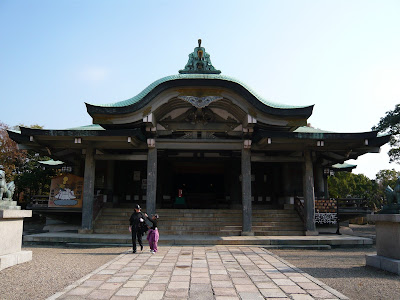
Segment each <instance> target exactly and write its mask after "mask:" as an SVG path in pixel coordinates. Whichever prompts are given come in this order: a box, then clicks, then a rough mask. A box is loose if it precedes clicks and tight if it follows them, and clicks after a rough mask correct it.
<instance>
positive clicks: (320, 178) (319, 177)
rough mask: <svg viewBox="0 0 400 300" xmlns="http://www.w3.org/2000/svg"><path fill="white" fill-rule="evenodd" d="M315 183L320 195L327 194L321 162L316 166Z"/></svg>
mask: <svg viewBox="0 0 400 300" xmlns="http://www.w3.org/2000/svg"><path fill="white" fill-rule="evenodd" d="M315 173H316V174H315V185H316V191H317V195H318V197H323V196H324V195H325V185H324V168H323V167H322V165H321V164H317V165H316V166H315Z"/></svg>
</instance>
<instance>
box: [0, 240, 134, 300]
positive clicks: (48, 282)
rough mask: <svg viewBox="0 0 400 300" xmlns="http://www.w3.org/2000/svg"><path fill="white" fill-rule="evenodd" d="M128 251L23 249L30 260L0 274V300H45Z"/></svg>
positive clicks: (114, 249)
mask: <svg viewBox="0 0 400 300" xmlns="http://www.w3.org/2000/svg"><path fill="white" fill-rule="evenodd" d="M127 249H128V248H120V247H119V248H90V249H76V248H57V247H43V246H41V247H29V248H28V247H24V248H23V250H30V251H32V256H33V259H32V261H30V262H27V263H23V264H20V265H16V266H13V267H11V268H7V269H4V270H2V271H1V272H0V299H1V300H39V299H40V300H43V299H46V298H47V297H50V296H51V295H53V294H55V293H56V292H59V291H62V290H63V289H64V288H65V287H66V286H68V285H70V284H71V283H73V282H75V281H76V280H78V279H80V278H82V277H83V276H85V275H86V274H88V273H90V272H92V271H93V270H96V269H97V268H99V267H100V266H102V265H103V264H105V263H106V262H108V261H110V260H111V259H113V258H115V257H116V256H118V255H119V254H121V253H122V252H123V251H125V250H127Z"/></svg>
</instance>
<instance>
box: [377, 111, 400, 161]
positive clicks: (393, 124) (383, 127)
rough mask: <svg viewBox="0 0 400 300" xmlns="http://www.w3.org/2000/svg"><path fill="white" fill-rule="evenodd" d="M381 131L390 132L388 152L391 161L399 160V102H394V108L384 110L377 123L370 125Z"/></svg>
mask: <svg viewBox="0 0 400 300" xmlns="http://www.w3.org/2000/svg"><path fill="white" fill-rule="evenodd" d="M372 130H378V131H380V132H382V133H388V134H391V135H392V137H391V139H390V142H389V144H390V147H391V149H390V150H389V152H388V154H389V157H390V161H391V162H396V163H399V162H400V104H396V106H395V108H394V110H391V111H388V112H386V115H385V116H384V117H383V118H381V119H380V120H379V123H378V125H376V126H374V127H372Z"/></svg>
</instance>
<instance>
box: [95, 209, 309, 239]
mask: <svg viewBox="0 0 400 300" xmlns="http://www.w3.org/2000/svg"><path fill="white" fill-rule="evenodd" d="M132 211H133V210H132V209H131V208H103V210H102V211H101V214H100V216H99V217H98V218H97V220H96V222H95V225H94V233H108V234H110V233H111V234H128V233H129V231H128V226H129V217H130V215H131V214H132ZM157 213H158V214H159V215H160V219H159V230H160V234H163V235H215V236H239V235H240V234H241V231H242V211H241V210H238V209H159V210H157ZM253 231H254V234H255V235H257V236H299V235H300V236H301V235H304V230H303V224H302V222H301V220H300V218H299V216H298V215H297V213H296V212H295V211H294V210H277V209H263V210H253Z"/></svg>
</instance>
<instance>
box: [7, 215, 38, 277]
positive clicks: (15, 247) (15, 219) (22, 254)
mask: <svg viewBox="0 0 400 300" xmlns="http://www.w3.org/2000/svg"><path fill="white" fill-rule="evenodd" d="M27 217H32V211H31V210H19V209H5V210H3V209H0V239H1V242H0V270H2V269H5V268H8V267H11V266H13V265H16V264H21V263H24V262H27V261H30V260H32V251H21V246H22V230H23V222H24V218H27Z"/></svg>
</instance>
